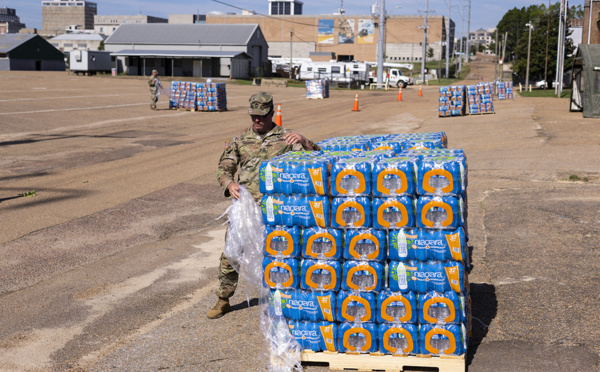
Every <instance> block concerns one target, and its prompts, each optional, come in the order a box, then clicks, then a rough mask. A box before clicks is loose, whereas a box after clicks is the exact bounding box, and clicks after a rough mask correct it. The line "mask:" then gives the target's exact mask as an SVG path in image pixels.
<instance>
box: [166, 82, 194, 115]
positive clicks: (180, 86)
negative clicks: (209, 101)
mask: <svg viewBox="0 0 600 372" xmlns="http://www.w3.org/2000/svg"><path fill="white" fill-rule="evenodd" d="M195 98H196V83H190V82H185V81H172V82H171V90H170V92H169V108H178V109H186V110H195V109H196V100H195Z"/></svg>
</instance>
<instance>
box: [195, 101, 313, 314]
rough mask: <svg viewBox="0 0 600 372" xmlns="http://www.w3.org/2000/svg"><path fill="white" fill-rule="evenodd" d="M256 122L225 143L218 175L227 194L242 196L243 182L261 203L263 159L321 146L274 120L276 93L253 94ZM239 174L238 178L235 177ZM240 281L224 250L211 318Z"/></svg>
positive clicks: (220, 310)
mask: <svg viewBox="0 0 600 372" xmlns="http://www.w3.org/2000/svg"><path fill="white" fill-rule="evenodd" d="M248 113H249V114H250V117H251V118H252V125H251V126H250V127H249V128H248V129H246V130H245V131H244V132H243V133H242V134H241V135H240V136H239V137H236V138H234V139H232V140H230V141H227V142H226V143H225V151H223V155H221V160H219V165H218V167H217V179H218V180H219V183H220V184H221V187H222V188H223V192H224V195H225V196H226V197H232V198H234V199H238V198H239V197H240V185H244V186H245V187H246V188H247V189H248V191H249V192H250V193H251V194H252V196H253V197H254V200H255V201H256V202H257V203H258V202H260V199H261V198H262V194H261V193H260V191H259V184H260V181H259V178H258V170H259V167H260V163H261V162H262V161H263V160H268V159H271V158H273V157H275V156H277V155H281V154H283V153H286V152H289V151H307V150H308V151H312V150H321V148H320V147H319V146H318V145H316V144H315V143H313V142H312V141H310V140H308V139H306V137H304V136H303V135H301V134H298V133H294V132H292V131H290V130H287V129H285V128H283V127H280V126H276V125H275V123H274V122H273V96H272V95H270V94H268V93H264V92H261V93H256V94H254V95H252V96H251V97H250V109H249V110H248ZM236 172H237V174H238V176H237V180H236V179H235V178H234V177H235V174H236ZM237 283H238V273H237V272H236V271H235V270H234V269H233V267H232V266H231V265H230V264H229V262H228V261H227V257H225V254H221V258H220V264H219V285H218V287H217V291H216V294H217V297H218V300H217V303H216V304H215V306H213V308H212V309H210V310H209V311H208V313H207V314H206V315H207V317H208V318H209V319H216V318H220V317H222V316H223V315H224V314H225V313H226V312H227V311H229V307H230V306H229V298H230V297H231V296H233V293H234V292H235V289H236V287H237Z"/></svg>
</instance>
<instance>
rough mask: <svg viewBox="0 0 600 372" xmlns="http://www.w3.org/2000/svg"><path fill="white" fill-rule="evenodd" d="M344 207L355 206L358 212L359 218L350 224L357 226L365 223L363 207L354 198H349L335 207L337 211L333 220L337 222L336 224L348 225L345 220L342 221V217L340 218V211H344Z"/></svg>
mask: <svg viewBox="0 0 600 372" xmlns="http://www.w3.org/2000/svg"><path fill="white" fill-rule="evenodd" d="M346 208H355V209H356V210H357V211H358V212H359V213H360V216H361V217H360V220H358V221H356V222H354V223H353V224H352V225H353V226H357V227H358V226H362V225H364V224H365V209H364V208H363V206H362V205H360V204H359V203H358V202H355V201H354V200H349V201H345V202H343V203H342V204H341V205H340V206H339V207H338V209H337V213H336V214H335V222H337V224H338V225H340V226H342V227H346V226H347V225H348V224H347V223H346V221H344V219H343V218H342V213H344V209H346Z"/></svg>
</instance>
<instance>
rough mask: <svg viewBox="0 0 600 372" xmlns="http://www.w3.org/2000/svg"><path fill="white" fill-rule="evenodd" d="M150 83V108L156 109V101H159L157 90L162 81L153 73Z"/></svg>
mask: <svg viewBox="0 0 600 372" xmlns="http://www.w3.org/2000/svg"><path fill="white" fill-rule="evenodd" d="M154 71H156V70H154ZM154 71H152V73H153V74H154ZM148 85H149V86H150V108H152V109H155V108H156V102H158V96H157V91H158V87H159V85H160V81H159V80H158V78H157V77H156V76H153V75H152V76H150V78H149V79H148Z"/></svg>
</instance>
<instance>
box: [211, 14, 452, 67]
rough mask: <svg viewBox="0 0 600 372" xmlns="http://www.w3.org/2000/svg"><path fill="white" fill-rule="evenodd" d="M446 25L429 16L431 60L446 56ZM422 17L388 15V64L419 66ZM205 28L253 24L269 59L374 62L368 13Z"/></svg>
mask: <svg viewBox="0 0 600 372" xmlns="http://www.w3.org/2000/svg"><path fill="white" fill-rule="evenodd" d="M446 21H447V18H446V17H443V16H429V17H428V26H429V27H428V37H427V49H428V50H429V48H431V49H433V57H428V60H439V59H440V57H443V56H445V36H446ZM423 22H424V19H423V17H422V16H389V17H388V18H387V22H386V35H385V48H386V49H385V56H386V58H385V59H386V61H387V62H399V63H402V62H418V61H421V57H422V42H423V30H422V29H420V28H419V27H420V26H423ZM206 23H207V24H216V23H221V24H239V23H256V24H258V25H259V26H260V28H261V30H262V31H263V33H264V35H265V38H266V40H267V42H268V43H269V57H280V58H289V57H290V55H291V56H292V57H293V58H308V57H310V54H311V53H315V52H317V53H334V55H335V58H336V59H337V60H356V61H376V59H377V45H378V42H377V41H378V38H379V27H378V20H377V19H375V18H374V17H372V16H371V15H358V16H350V15H290V16H270V17H264V16H259V15H229V14H227V15H214V14H207V15H206ZM453 45H454V22H452V20H450V51H452V50H453Z"/></svg>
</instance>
